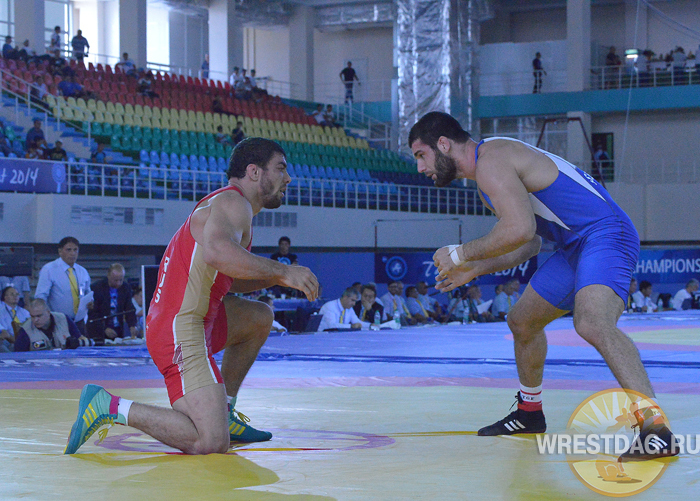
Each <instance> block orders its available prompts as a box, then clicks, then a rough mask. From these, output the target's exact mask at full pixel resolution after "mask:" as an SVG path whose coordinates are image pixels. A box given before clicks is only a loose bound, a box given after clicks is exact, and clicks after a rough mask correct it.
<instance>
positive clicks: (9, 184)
mask: <svg viewBox="0 0 700 501" xmlns="http://www.w3.org/2000/svg"><path fill="white" fill-rule="evenodd" d="M0 191H22V192H27V193H66V191H67V183H66V166H65V164H62V163H59V162H31V161H27V160H20V159H12V158H10V159H5V158H3V159H2V161H0Z"/></svg>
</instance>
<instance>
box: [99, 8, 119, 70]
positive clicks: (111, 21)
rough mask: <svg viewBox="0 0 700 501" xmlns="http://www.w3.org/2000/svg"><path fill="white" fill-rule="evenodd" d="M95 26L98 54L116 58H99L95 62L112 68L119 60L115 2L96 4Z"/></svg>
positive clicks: (117, 14)
mask: <svg viewBox="0 0 700 501" xmlns="http://www.w3.org/2000/svg"><path fill="white" fill-rule="evenodd" d="M97 24H98V30H97V34H98V36H97V47H99V51H100V52H99V53H100V54H105V55H106V56H115V57H116V59H115V57H100V58H99V59H98V61H97V62H98V63H103V64H109V65H111V66H112V67H114V65H115V64H117V62H119V59H121V54H120V53H119V26H120V23H119V5H118V4H117V3H116V2H97Z"/></svg>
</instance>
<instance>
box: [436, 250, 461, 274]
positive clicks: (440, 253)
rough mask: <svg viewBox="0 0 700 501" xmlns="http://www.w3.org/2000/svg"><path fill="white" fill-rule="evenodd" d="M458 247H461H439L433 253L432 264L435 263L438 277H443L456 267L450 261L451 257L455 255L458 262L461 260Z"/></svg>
mask: <svg viewBox="0 0 700 501" xmlns="http://www.w3.org/2000/svg"><path fill="white" fill-rule="evenodd" d="M460 247H461V245H460V246H454V245H447V246H445V247H440V248H439V249H438V250H436V251H435V254H433V263H435V267H436V268H437V271H438V275H441V276H443V277H445V276H447V274H448V273H449V272H450V271H452V269H454V268H455V267H456V266H457V265H456V264H455V262H454V260H453V259H452V256H455V255H456V257H457V258H458V260H459V261H461V260H462V254H461V249H460ZM455 253H456V254H455Z"/></svg>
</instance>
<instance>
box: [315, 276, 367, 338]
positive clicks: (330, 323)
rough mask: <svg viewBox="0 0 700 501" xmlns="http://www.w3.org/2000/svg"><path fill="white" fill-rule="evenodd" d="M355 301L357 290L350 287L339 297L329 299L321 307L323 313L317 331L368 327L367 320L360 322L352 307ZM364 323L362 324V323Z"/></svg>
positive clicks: (320, 312)
mask: <svg viewBox="0 0 700 501" xmlns="http://www.w3.org/2000/svg"><path fill="white" fill-rule="evenodd" d="M356 302H357V292H355V289H353V288H352V287H349V288H347V289H345V291H344V292H343V295H342V296H341V297H340V299H336V300H335V301H329V302H327V303H326V304H324V305H323V306H322V307H321V311H319V314H321V315H323V318H322V319H321V323H320V324H319V326H318V331H319V332H321V331H324V330H326V329H349V328H353V329H362V328H366V329H369V322H361V321H360V319H359V318H358V317H357V313H355V310H353V309H352V307H353V306H355V303H356ZM363 324H364V325H363Z"/></svg>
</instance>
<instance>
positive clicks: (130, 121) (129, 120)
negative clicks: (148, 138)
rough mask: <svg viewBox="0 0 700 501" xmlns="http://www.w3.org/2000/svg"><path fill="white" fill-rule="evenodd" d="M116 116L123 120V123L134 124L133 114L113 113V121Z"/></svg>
mask: <svg viewBox="0 0 700 501" xmlns="http://www.w3.org/2000/svg"><path fill="white" fill-rule="evenodd" d="M117 117H119V118H121V119H122V121H123V122H124V125H135V124H134V115H123V116H122V115H114V119H115V123H116V119H117Z"/></svg>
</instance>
